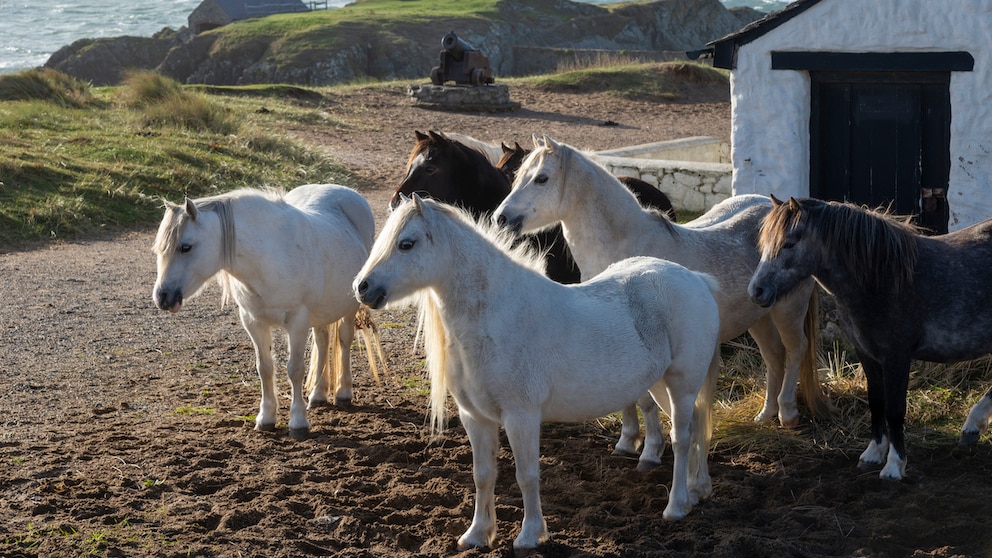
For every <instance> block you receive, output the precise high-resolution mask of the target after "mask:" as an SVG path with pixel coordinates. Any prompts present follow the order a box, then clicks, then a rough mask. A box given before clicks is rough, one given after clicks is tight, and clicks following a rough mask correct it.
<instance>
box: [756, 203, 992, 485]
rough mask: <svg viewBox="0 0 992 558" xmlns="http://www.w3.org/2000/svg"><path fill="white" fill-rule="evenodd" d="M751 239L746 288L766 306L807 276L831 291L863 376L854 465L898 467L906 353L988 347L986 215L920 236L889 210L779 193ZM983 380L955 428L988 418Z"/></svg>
mask: <svg viewBox="0 0 992 558" xmlns="http://www.w3.org/2000/svg"><path fill="white" fill-rule="evenodd" d="M772 202H773V205H774V206H775V207H774V208H773V209H772V210H771V211H770V212H769V213H768V215H766V216H765V220H764V223H763V225H762V228H761V234H760V236H759V239H758V249H759V251H760V252H761V254H762V256H761V262H760V263H759V264H758V267H757V269H755V271H754V275H753V276H752V277H751V282H750V284H749V285H748V294H749V295H750V296H751V300H753V301H754V302H756V303H757V304H760V305H762V306H769V305H771V304H774V303H775V301H776V300H777V299H778V298H780V297H783V296H785V295H786V293H788V292H789V290H790V289H792V287H794V286H795V285H796V284H797V283H799V282H800V281H802V280H804V279H806V278H808V277H810V276H812V277H815V278H816V280H817V282H819V283H820V284H821V285H823V287H824V288H826V289H827V290H828V291H830V292H831V294H833V296H834V299H835V300H836V301H837V309H838V310H839V311H840V314H841V315H840V317H841V320H840V324H841V328H842V329H843V330H844V333H845V335H846V336H847V338H848V339H849V340H850V342H851V344H852V345H854V347H855V349H856V350H857V354H858V359H859V360H860V361H861V367H862V368H863V369H864V371H865V378H866V379H867V380H868V408H869V410H870V411H871V442H870V443H869V445H868V449H866V450H865V451H864V453H862V454H861V459H860V462H859V465H860V466H862V467H874V466H879V465H883V464H884V466H883V467H882V471H881V473H880V475H879V476H881V477H882V478H883V479H892V480H899V479H901V478H903V476H904V475H905V474H906V438H905V433H904V431H903V424H904V422H905V419H906V392H907V389H908V385H909V368H910V362H911V361H912V359H914V358H915V359H920V360H926V361H930V362H958V361H962V360H970V359H974V358H978V357H980V356H982V355H986V354H988V353H990V352H992V289H990V288H989V276H990V275H992V219H988V220H985V221H983V222H981V223H978V224H975V225H972V226H970V227H968V228H965V229H961V230H959V231H955V232H952V233H950V234H946V235H941V236H934V237H927V236H923V235H922V234H921V231H920V230H919V229H917V228H915V227H913V226H912V225H909V224H907V223H906V222H904V221H902V220H898V219H896V218H895V217H894V216H892V215H888V214H885V213H878V212H873V211H868V210H866V209H863V208H861V207H858V206H855V205H852V204H846V203H844V204H842V203H836V202H824V201H820V200H816V199H812V198H805V199H801V200H796V199H791V198H790V199H789V201H788V202H784V203H783V202H779V201H778V200H776V199H775V198H774V197H773V198H772ZM990 416H992V390H990V391H989V392H988V393H986V394H985V396H984V397H982V398H981V400H980V401H979V402H978V403H976V404H975V406H974V407H972V409H971V413H969V415H968V420H967V421H966V422H965V424H964V427H963V428H962V431H961V444H962V445H965V444H972V443H974V442H976V441H977V440H978V437H979V435H980V433H981V432H982V431H984V430H985V429H987V428H988V425H989V417H990Z"/></svg>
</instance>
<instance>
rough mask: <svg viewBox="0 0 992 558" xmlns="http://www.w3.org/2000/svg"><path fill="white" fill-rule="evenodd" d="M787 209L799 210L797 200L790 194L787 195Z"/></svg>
mask: <svg viewBox="0 0 992 558" xmlns="http://www.w3.org/2000/svg"><path fill="white" fill-rule="evenodd" d="M789 211H795V212H797V211H799V202H797V201H796V198H794V197H792V196H789Z"/></svg>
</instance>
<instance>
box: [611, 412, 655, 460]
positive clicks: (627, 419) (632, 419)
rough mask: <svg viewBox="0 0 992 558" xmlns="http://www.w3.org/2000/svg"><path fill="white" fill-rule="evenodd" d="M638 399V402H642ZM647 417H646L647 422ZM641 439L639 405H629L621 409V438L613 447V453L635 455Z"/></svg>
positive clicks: (625, 455)
mask: <svg viewBox="0 0 992 558" xmlns="http://www.w3.org/2000/svg"><path fill="white" fill-rule="evenodd" d="M640 402H641V400H640V399H638V400H637V403H638V405H639V404H640ZM646 423H647V419H646V418H645V424H646ZM640 441H641V423H640V421H639V420H638V418H637V405H633V404H632V405H627V406H626V407H624V408H623V410H621V411H620V439H619V440H617V445H616V447H614V448H613V455H622V456H624V457H634V456H636V455H637V446H638V444H639V443H640Z"/></svg>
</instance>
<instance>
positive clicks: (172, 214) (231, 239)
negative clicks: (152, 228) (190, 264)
mask: <svg viewBox="0 0 992 558" xmlns="http://www.w3.org/2000/svg"><path fill="white" fill-rule="evenodd" d="M251 193H257V194H261V195H263V196H265V197H267V198H269V199H271V200H279V199H282V196H283V193H282V192H281V191H279V190H276V189H267V190H245V191H236V192H232V193H229V194H222V195H219V196H213V197H209V198H201V199H198V200H194V202H193V203H194V204H195V205H196V210H197V212H198V213H199V212H203V211H213V212H215V213H217V216H218V219H219V220H220V223H221V250H222V254H221V257H222V258H223V260H224V261H223V267H225V268H230V267H231V265H232V264H233V263H234V254H235V248H236V236H235V235H236V231H235V227H234V216H233V215H232V214H231V199H232V198H233V197H239V196H243V195H250V194H251ZM190 220H191V218H190V216H189V214H188V213H186V210H185V208H184V207H183V206H181V205H176V204H173V203H168V202H166V216H165V217H164V218H163V220H162V224H161V225H160V226H159V231H158V235H157V236H156V237H155V243H154V244H153V245H152V249H153V250H154V251H155V252H156V253H157V254H174V253H175V252H176V251H177V250H178V249H179V243H180V239H181V238H182V234H183V231H184V230H185V228H186V225H187V224H188V223H189V222H190Z"/></svg>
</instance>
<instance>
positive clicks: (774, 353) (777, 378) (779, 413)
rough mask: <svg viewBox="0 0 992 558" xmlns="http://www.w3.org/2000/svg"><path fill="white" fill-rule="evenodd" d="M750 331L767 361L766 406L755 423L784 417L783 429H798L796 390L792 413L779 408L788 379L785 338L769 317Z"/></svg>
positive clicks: (765, 317)
mask: <svg viewBox="0 0 992 558" xmlns="http://www.w3.org/2000/svg"><path fill="white" fill-rule="evenodd" d="M748 332H749V333H750V334H751V337H753V338H754V342H755V343H757V345H758V350H759V351H760V352H761V358H762V359H763V360H764V361H765V404H764V406H763V407H762V408H761V412H760V413H758V415H757V416H755V417H754V420H755V422H772V421H774V420H775V418H776V417H784V419H782V418H780V420H781V421H782V422H781V424H782V426H785V427H791V426H795V425H796V424H798V422H799V413H798V410H797V409H796V401H795V397H794V394H795V389H794V388H793V400H792V401H791V407H792V408H791V411H789V410H787V409H780V408H779V393H781V392H782V382H783V380H784V378H785V369H784V363H785V346H784V345H783V344H782V338H781V337H779V334H778V330H776V329H775V324H774V323H772V320H771V317H770V316H768V315H767V314H766V315H764V316H763V317H762V318H761V319H760V320H758V321H757V322H755V323H754V325H752V326H751V327H750V328H748Z"/></svg>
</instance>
